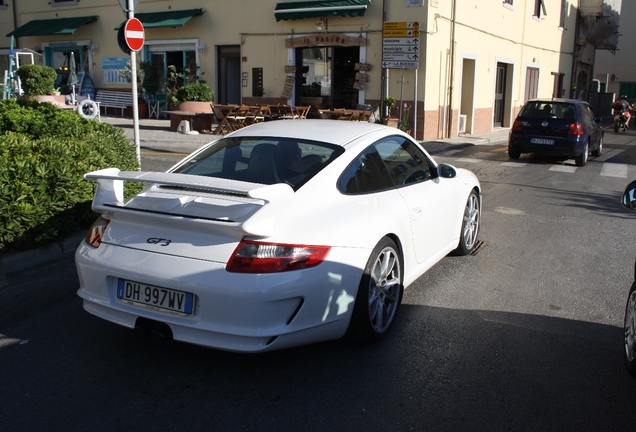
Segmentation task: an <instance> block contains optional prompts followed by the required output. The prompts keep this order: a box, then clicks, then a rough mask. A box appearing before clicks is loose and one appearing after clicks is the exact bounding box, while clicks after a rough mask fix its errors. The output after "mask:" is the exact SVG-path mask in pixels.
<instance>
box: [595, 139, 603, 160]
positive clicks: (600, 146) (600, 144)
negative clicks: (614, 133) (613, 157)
mask: <svg viewBox="0 0 636 432" xmlns="http://www.w3.org/2000/svg"><path fill="white" fill-rule="evenodd" d="M602 153H603V135H602V134H601V139H600V140H599V141H598V147H597V149H596V150H594V151H592V156H594V157H599V156H600V155H601V154H602Z"/></svg>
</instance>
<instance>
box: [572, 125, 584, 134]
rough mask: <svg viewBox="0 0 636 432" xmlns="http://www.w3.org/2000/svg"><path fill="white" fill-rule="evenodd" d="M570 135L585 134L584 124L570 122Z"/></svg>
mask: <svg viewBox="0 0 636 432" xmlns="http://www.w3.org/2000/svg"><path fill="white" fill-rule="evenodd" d="M569 133H570V135H583V134H585V132H584V131H583V125H582V124H581V123H572V124H570V130H569Z"/></svg>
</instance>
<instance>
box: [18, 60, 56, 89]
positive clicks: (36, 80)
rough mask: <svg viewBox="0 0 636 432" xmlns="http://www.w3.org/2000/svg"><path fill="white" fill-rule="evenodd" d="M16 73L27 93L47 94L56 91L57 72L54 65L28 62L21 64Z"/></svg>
mask: <svg viewBox="0 0 636 432" xmlns="http://www.w3.org/2000/svg"><path fill="white" fill-rule="evenodd" d="M16 74H17V75H18V77H19V78H20V84H21V86H22V90H23V91H24V94H26V95H29V96H37V95H47V94H53V92H55V79H56V78H57V72H55V69H53V68H52V67H49V66H40V65H36V64H27V65H24V66H20V68H19V69H18V70H17V71H16Z"/></svg>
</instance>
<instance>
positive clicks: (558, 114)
mask: <svg viewBox="0 0 636 432" xmlns="http://www.w3.org/2000/svg"><path fill="white" fill-rule="evenodd" d="M519 117H525V118H537V119H546V118H547V119H550V118H552V119H562V120H572V121H574V120H576V107H575V106H574V104H571V103H563V102H546V101H533V102H528V103H526V104H525V105H524V106H523V109H522V110H521V112H520V113H519Z"/></svg>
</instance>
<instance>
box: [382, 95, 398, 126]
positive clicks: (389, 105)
mask: <svg viewBox="0 0 636 432" xmlns="http://www.w3.org/2000/svg"><path fill="white" fill-rule="evenodd" d="M382 103H383V104H384V107H385V108H386V110H387V113H388V115H387V116H386V117H382V124H384V125H387V126H391V127H398V119H397V117H393V115H392V111H393V108H394V107H395V98H394V97H393V96H389V97H387V98H385V99H383V100H382Z"/></svg>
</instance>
